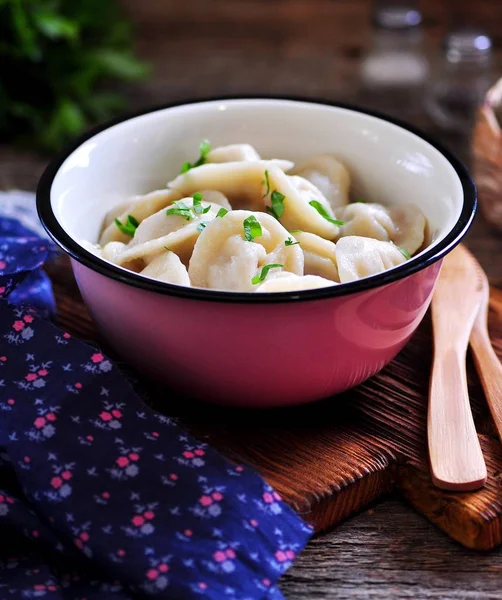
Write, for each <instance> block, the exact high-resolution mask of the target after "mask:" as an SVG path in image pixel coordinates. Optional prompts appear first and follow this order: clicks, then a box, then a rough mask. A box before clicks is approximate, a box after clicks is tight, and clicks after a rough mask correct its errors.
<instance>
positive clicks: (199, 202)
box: [193, 192, 211, 215]
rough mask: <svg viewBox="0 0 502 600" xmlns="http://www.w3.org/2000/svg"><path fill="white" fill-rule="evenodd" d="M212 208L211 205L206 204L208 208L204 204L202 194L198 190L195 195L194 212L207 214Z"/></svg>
mask: <svg viewBox="0 0 502 600" xmlns="http://www.w3.org/2000/svg"><path fill="white" fill-rule="evenodd" d="M210 210H211V206H206V208H204V207H203V206H202V194H201V193H200V192H196V193H195V194H194V195H193V212H194V213H195V214H196V215H205V214H206V213H207V212H209V211H210Z"/></svg>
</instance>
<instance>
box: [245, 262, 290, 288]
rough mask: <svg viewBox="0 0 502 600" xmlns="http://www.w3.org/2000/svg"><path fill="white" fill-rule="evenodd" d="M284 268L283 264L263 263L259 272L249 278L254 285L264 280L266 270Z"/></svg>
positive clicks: (266, 273)
mask: <svg viewBox="0 0 502 600" xmlns="http://www.w3.org/2000/svg"><path fill="white" fill-rule="evenodd" d="M281 268H284V265H278V264H277V265H276V264H272V265H265V266H264V267H263V269H262V270H261V273H260V274H259V275H255V276H254V277H253V279H251V283H252V284H253V285H256V284H257V283H261V282H262V281H265V277H266V276H267V275H268V272H269V271H270V269H281Z"/></svg>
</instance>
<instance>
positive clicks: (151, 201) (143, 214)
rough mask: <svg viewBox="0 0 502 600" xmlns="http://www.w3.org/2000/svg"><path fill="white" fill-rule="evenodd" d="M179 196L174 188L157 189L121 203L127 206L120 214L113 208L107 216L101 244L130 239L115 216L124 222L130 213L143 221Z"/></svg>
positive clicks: (100, 239) (100, 240) (137, 219)
mask: <svg viewBox="0 0 502 600" xmlns="http://www.w3.org/2000/svg"><path fill="white" fill-rule="evenodd" d="M179 198H181V196H180V195H179V194H178V193H177V192H175V191H174V190H156V191H155V192H150V193H149V194H145V195H144V196H135V197H134V198H131V199H130V201H129V203H124V204H121V205H120V206H122V207H125V209H124V211H123V212H122V213H121V214H119V215H117V210H116V209H113V208H112V210H111V211H110V212H109V213H108V215H107V217H105V229H104V231H103V233H102V234H101V237H100V238H99V243H100V245H101V246H104V245H105V244H107V243H108V242H128V241H129V238H128V237H127V235H126V234H125V233H122V231H120V229H119V228H118V227H117V225H116V224H115V218H118V220H119V221H120V222H121V223H124V222H125V221H126V220H127V217H128V216H129V215H130V216H132V217H134V218H135V219H136V221H138V222H139V223H141V221H143V219H146V218H147V217H149V216H150V215H153V214H154V213H156V212H158V211H159V210H161V209H162V208H165V207H166V206H169V204H172V202H174V201H175V200H179ZM106 223H108V225H106Z"/></svg>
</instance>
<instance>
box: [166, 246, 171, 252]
mask: <svg viewBox="0 0 502 600" xmlns="http://www.w3.org/2000/svg"><path fill="white" fill-rule="evenodd" d="M164 248H165V249H166V250H167V251H168V252H172V250H171V248H168V247H167V246H164Z"/></svg>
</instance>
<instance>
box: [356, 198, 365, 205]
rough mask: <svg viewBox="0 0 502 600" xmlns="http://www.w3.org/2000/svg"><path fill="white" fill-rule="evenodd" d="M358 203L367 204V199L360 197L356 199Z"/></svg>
mask: <svg viewBox="0 0 502 600" xmlns="http://www.w3.org/2000/svg"><path fill="white" fill-rule="evenodd" d="M356 204H366V200H365V199H364V198H359V200H356Z"/></svg>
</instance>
